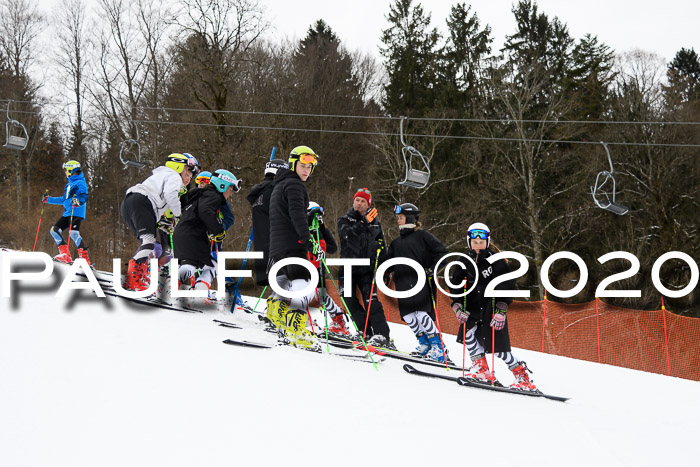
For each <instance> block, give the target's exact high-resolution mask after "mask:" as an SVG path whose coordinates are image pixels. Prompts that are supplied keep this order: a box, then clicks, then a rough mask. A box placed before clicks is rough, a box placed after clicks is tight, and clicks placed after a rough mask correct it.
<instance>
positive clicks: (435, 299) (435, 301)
mask: <svg viewBox="0 0 700 467" xmlns="http://www.w3.org/2000/svg"><path fill="white" fill-rule="evenodd" d="M430 279H431V277H428V286H429V289H430V290H429V292H430V298H431V299H432V300H433V307H434V308H435V324H437V328H438V336H440V346H441V347H442V356H443V358H444V359H445V369H446V370H447V371H450V367H449V365H448V364H447V354H446V353H445V343H444V342H443V341H442V331H441V330H440V316H439V314H438V304H439V303H440V296H439V295H438V293H437V289H436V290H435V296H433V286H432V281H431V280H430Z"/></svg>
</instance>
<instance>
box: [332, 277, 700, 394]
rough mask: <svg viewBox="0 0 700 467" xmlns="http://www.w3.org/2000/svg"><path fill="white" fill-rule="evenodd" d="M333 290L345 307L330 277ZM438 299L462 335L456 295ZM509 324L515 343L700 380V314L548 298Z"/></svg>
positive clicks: (392, 313) (447, 325)
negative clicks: (454, 300)
mask: <svg viewBox="0 0 700 467" xmlns="http://www.w3.org/2000/svg"><path fill="white" fill-rule="evenodd" d="M327 290H328V293H329V295H331V296H332V297H333V299H334V300H336V303H338V304H339V305H341V307H342V303H341V302H340V299H339V297H338V294H337V292H336V290H335V288H334V286H333V285H332V284H331V283H330V281H327ZM379 299H380V301H381V303H382V306H383V307H384V314H385V315H386V316H387V318H388V319H389V320H390V321H391V322H394V323H403V321H401V317H400V315H399V311H398V303H397V301H396V299H395V298H389V297H387V296H385V295H384V294H382V293H381V292H379ZM438 303H439V309H438V316H439V320H440V328H441V331H442V332H443V333H448V334H457V331H458V328H459V322H458V321H457V319H456V318H455V315H454V313H453V312H452V309H451V308H450V304H451V303H452V299H451V298H450V297H448V296H446V295H444V294H442V293H440V297H439V299H438ZM596 305H597V306H596ZM545 311H546V315H545ZM543 316H546V319H545V320H544V323H543ZM508 323H509V324H508V328H509V332H510V338H511V344H512V345H513V347H518V348H521V349H527V350H535V351H544V352H546V353H549V354H553V355H561V356H564V357H570V358H577V359H579V360H587V361H591V362H600V363H605V364H609V365H615V366H620V367H624V368H632V369H635V370H642V371H648V372H651V373H659V374H664V375H670V376H676V377H679V378H685V379H690V380H694V381H700V319H697V318H688V317H685V316H679V315H675V314H673V313H670V312H668V311H666V310H657V311H643V310H633V309H628V308H621V307H617V306H613V305H609V304H607V303H604V302H602V301H601V300H594V301H592V302H587V303H579V304H563V303H557V302H553V301H551V300H544V301H531V302H525V301H514V302H513V303H512V304H511V305H510V307H509V308H508ZM543 333H544V334H543Z"/></svg>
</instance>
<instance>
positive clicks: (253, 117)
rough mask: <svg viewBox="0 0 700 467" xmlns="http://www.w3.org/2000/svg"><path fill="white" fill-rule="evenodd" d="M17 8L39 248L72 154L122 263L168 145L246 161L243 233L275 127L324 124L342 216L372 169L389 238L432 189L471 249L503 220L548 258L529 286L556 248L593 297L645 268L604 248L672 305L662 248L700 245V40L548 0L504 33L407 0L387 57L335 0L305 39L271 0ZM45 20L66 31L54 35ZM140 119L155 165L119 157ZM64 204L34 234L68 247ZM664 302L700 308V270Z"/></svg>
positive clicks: (440, 232)
mask: <svg viewBox="0 0 700 467" xmlns="http://www.w3.org/2000/svg"><path fill="white" fill-rule="evenodd" d="M0 12H1V13H0V106H2V107H6V106H7V105H8V101H10V102H9V104H10V105H9V109H10V117H11V118H12V119H15V120H17V121H20V122H21V123H22V124H24V125H25V126H26V128H27V130H28V133H29V145H28V146H27V148H26V149H25V150H23V151H14V150H10V149H7V148H4V147H0V181H1V182H2V185H1V186H2V193H3V195H4V200H5V202H4V203H2V204H0V244H1V245H3V246H7V247H10V248H17V249H25V250H27V249H32V247H33V244H34V240H35V234H36V231H37V224H38V222H39V215H40V212H41V208H42V206H41V195H42V193H43V192H44V191H45V190H47V189H48V190H49V192H50V194H51V195H53V196H56V195H59V194H60V192H61V189H62V187H63V185H64V183H65V177H64V175H63V172H62V170H61V164H62V163H63V162H65V161H66V160H69V159H75V160H78V161H80V162H81V164H83V167H84V172H85V174H86V178H87V180H88V184H89V188H90V201H89V203H88V214H87V219H86V221H85V223H84V224H83V227H82V228H81V232H82V234H83V236H84V238H85V240H86V242H87V243H88V245H89V246H90V255H91V258H92V260H93V261H94V262H96V263H97V266H98V267H99V268H101V269H110V268H111V259H112V258H115V257H120V258H122V259H123V260H126V259H128V257H129V256H130V255H131V254H132V252H133V251H134V250H135V248H136V246H137V240H136V239H135V238H133V237H132V235H131V233H130V232H129V231H128V229H127V228H126V226H125V224H124V223H123V221H122V220H121V219H120V215H119V205H120V203H121V201H122V199H123V197H124V193H125V191H126V189H127V188H128V187H130V186H132V185H134V184H135V183H138V182H140V181H141V180H143V179H144V178H146V177H147V176H148V175H149V173H150V169H152V168H154V167H156V166H158V165H161V164H162V163H163V161H164V159H165V157H166V156H167V155H168V154H169V153H172V152H189V153H191V154H193V155H195V156H196V157H197V159H198V160H199V162H200V164H201V165H202V166H203V168H204V169H206V170H212V169H217V168H226V169H229V170H231V171H232V172H233V173H234V174H236V176H238V177H239V178H241V179H243V190H242V191H241V193H239V194H238V195H236V196H234V197H233V201H232V207H233V209H234V212H235V215H236V225H235V226H234V227H233V229H232V231H231V232H230V234H229V236H228V237H227V238H226V240H225V245H224V246H225V249H226V250H231V251H241V250H244V249H245V247H246V243H247V241H248V237H249V233H250V226H251V225H252V223H251V220H250V207H249V205H248V203H247V202H246V200H245V195H246V194H247V192H248V190H249V189H250V187H251V186H252V185H253V184H255V183H257V182H259V181H260V180H261V179H262V176H263V168H264V164H265V162H266V161H267V160H268V159H269V156H270V152H271V150H272V148H273V147H277V150H278V153H277V154H278V155H279V156H280V157H286V155H287V154H288V153H289V150H290V149H291V148H293V147H294V146H297V145H307V146H310V147H312V148H313V149H314V150H315V151H316V152H317V153H318V154H319V155H320V163H319V166H318V167H317V169H316V171H315V173H314V175H313V176H312V177H311V178H310V180H309V182H308V190H309V193H310V196H311V198H312V199H313V200H314V201H316V202H318V203H319V204H321V205H322V206H323V207H324V208H325V212H326V216H325V217H326V219H327V222H328V224H329V225H330V226H331V229H332V230H333V231H334V232H335V219H337V218H338V217H340V216H342V215H344V214H345V212H346V211H347V209H348V208H349V207H350V206H351V202H352V195H353V193H354V192H355V191H356V190H357V189H358V188H361V187H368V188H369V189H370V190H371V191H372V194H373V198H374V200H375V202H376V206H377V207H378V209H379V211H380V219H381V221H382V223H383V225H384V229H385V233H386V235H387V237H388V238H389V239H391V238H394V237H396V236H397V235H398V229H397V227H396V224H395V222H394V219H393V215H392V207H393V205H394V204H397V203H401V202H411V203H414V204H416V205H417V206H419V208H420V209H421V211H422V215H421V221H422V223H423V225H424V227H425V228H427V229H429V230H430V231H431V232H432V233H433V234H435V235H436V236H437V237H438V238H439V239H441V240H442V241H443V242H444V243H445V245H446V246H447V247H448V249H450V250H451V251H461V252H464V251H465V250H466V241H465V232H466V227H467V226H468V225H469V224H470V223H473V222H485V223H486V224H488V225H489V226H490V227H491V229H492V231H493V232H494V238H495V241H496V243H497V244H498V245H499V246H500V248H501V249H505V250H514V251H517V252H519V253H522V254H524V255H525V256H526V257H527V258H528V260H529V261H530V265H529V266H530V267H529V272H528V274H526V275H525V276H524V277H522V278H521V279H520V280H519V281H518V286H519V288H521V289H529V290H530V292H531V299H534V300H539V299H541V298H542V297H543V296H544V292H545V291H544V287H543V286H542V283H541V281H540V279H539V272H540V267H541V266H542V264H543V262H544V261H545V260H546V258H547V257H548V256H549V255H551V254H553V253H556V252H559V251H564V250H566V251H571V252H574V253H576V254H578V255H579V256H581V258H583V259H584V261H585V262H586V264H587V265H588V269H589V273H590V276H589V279H588V282H587V285H586V287H585V288H584V290H583V291H582V292H581V293H579V294H578V295H576V296H574V297H572V298H570V299H567V300H562V301H569V302H583V301H588V300H592V299H593V298H594V294H595V289H596V287H597V285H598V284H599V283H600V281H601V280H602V279H603V278H605V277H607V276H609V275H610V274H613V273H616V272H620V271H623V270H626V269H628V268H629V263H627V262H626V261H622V260H615V261H609V262H607V263H604V264H600V263H599V262H598V261H597V258H599V257H600V256H602V255H603V254H605V253H609V252H612V251H618V250H622V251H628V252H630V253H632V254H634V255H635V256H637V258H639V260H640V263H641V269H640V271H639V273H638V274H636V275H634V276H633V277H631V278H628V279H625V280H622V281H619V282H616V283H615V284H614V285H613V286H611V288H612V289H615V288H621V289H640V290H641V294H642V296H641V298H619V299H608V300H610V301H611V303H613V304H616V305H620V306H626V307H631V308H637V309H659V307H660V297H659V292H658V291H657V290H656V289H655V287H654V286H653V284H652V281H651V269H652V266H653V264H654V262H655V261H656V260H657V259H658V258H659V257H660V256H661V255H662V254H663V253H665V252H667V251H681V252H684V253H687V254H689V255H690V256H691V257H692V258H693V259H694V260H695V261H696V262H697V261H698V260H700V251H699V250H700V241H699V240H698V235H699V233H698V215H697V212H698V211H697V209H698V202H699V201H700V197H699V196H700V193H699V184H698V175H699V174H698V172H699V171H700V158H699V157H698V156H700V132H699V131H698V127H699V125H700V58H699V57H698V55H697V53H696V52H695V50H694V48H693V47H692V44H688V48H681V49H680V50H679V51H678V52H677V53H676V55H675V56H674V57H673V59H672V60H671V61H670V62H665V61H664V60H663V59H662V58H660V57H659V56H658V55H655V54H654V53H650V52H646V51H643V50H632V51H625V52H616V51H614V50H612V49H611V48H610V47H609V46H607V45H606V44H604V43H602V42H600V41H599V40H598V39H597V37H595V36H593V35H590V34H586V35H584V36H583V37H572V36H571V34H570V33H569V30H568V28H567V26H566V24H564V23H563V22H562V21H560V20H559V19H558V18H556V17H550V16H549V15H547V14H546V12H543V11H540V9H539V8H538V6H537V3H536V2H534V1H531V0H521V1H518V2H515V3H514V4H513V8H512V14H513V15H514V17H515V20H516V25H517V26H516V28H515V30H513V31H512V32H511V33H510V34H509V35H507V37H506V40H505V42H504V45H503V48H502V49H498V50H495V49H494V47H493V37H492V35H491V28H490V27H489V25H487V24H484V23H483V22H482V21H480V19H479V16H478V12H477V11H475V10H474V9H473V8H472V7H471V6H470V5H469V4H467V3H455V4H454V6H453V7H452V10H451V13H450V15H449V17H448V18H447V24H446V28H445V29H444V30H445V31H447V32H446V33H442V34H441V33H440V32H439V31H438V29H437V28H435V26H434V25H432V24H431V18H430V15H429V14H428V13H426V12H425V11H424V9H423V7H422V6H421V5H420V3H418V2H415V1H413V0H395V1H394V2H393V3H392V4H391V5H390V7H389V8H388V11H386V12H384V13H383V14H386V15H387V18H388V22H389V27H388V28H387V29H386V30H385V31H384V32H383V34H382V37H381V38H378V40H379V41H380V47H381V57H380V59H377V58H375V57H373V56H371V55H368V54H366V53H363V52H358V51H352V50H348V49H347V48H346V47H345V46H344V44H343V40H342V38H341V37H338V36H337V35H336V33H335V32H334V30H333V28H332V25H328V24H326V23H325V22H324V21H323V19H322V18H319V19H318V20H316V21H312V22H311V23H310V24H309V25H308V26H304V29H306V34H305V35H304V37H303V38H302V39H300V40H294V41H292V40H279V41H272V40H269V39H265V38H264V32H265V31H266V30H267V29H268V28H269V27H270V24H269V22H268V20H267V19H266V17H265V14H264V12H263V9H262V8H261V6H260V4H258V3H257V2H256V1H255V0H178V1H158V0H137V1H133V2H127V1H124V0H99V1H98V2H97V5H96V6H95V8H87V7H86V5H85V4H84V3H83V2H82V0H62V1H61V2H60V5H59V7H58V8H56V10H55V11H52V12H51V13H50V16H49V15H47V14H46V13H42V12H41V11H40V10H39V8H38V6H37V4H36V2H35V0H0ZM47 28H50V29H51V34H52V38H53V39H52V41H51V45H52V47H51V50H44V49H42V48H40V47H39V46H38V44H39V43H38V40H37V38H38V37H39V34H40V33H42V32H44V30H45V29H47ZM40 56H41V57H45V56H49V57H50V60H48V61H43V62H42V63H48V65H45V66H47V67H48V68H50V71H51V73H50V74H52V76H54V77H58V78H57V79H55V81H56V82H58V83H59V86H58V88H59V89H57V90H52V91H51V92H50V93H46V92H42V91H44V90H45V89H44V87H45V86H46V83H43V82H37V81H35V80H33V79H32V77H31V74H30V73H29V69H30V67H31V66H32V65H33V64H34V63H35V62H36V61H37V59H38V58H39V57H40ZM46 95H51V96H53V97H46ZM57 102H61V103H63V105H62V106H57ZM57 108H58V109H59V110H56V109H57ZM400 117H407V118H408V119H407V120H405V121H404V125H405V128H404V130H405V133H406V136H405V139H406V142H407V144H410V145H412V146H415V147H416V148H417V149H418V150H419V151H420V152H421V153H422V154H423V155H425V156H426V157H427V158H428V159H429V161H430V169H431V172H432V175H431V180H430V184H429V185H428V186H427V187H425V188H424V189H414V188H406V187H402V186H400V185H398V184H397V181H398V180H400V179H402V178H403V177H404V170H405V167H404V162H403V159H402V156H401V148H402V144H401V142H400V138H399V126H400ZM128 140H136V141H138V143H139V147H140V158H141V161H143V162H145V163H146V166H147V168H145V169H142V170H138V169H135V168H133V167H128V166H125V165H123V164H122V163H121V161H120V158H119V153H120V148H121V147H122V144H123V143H124V142H125V141H128ZM601 141H604V142H606V143H607V144H608V148H609V150H610V153H611V155H612V160H613V162H614V176H615V179H616V182H617V201H618V202H619V203H621V204H624V205H626V206H629V207H630V212H629V213H628V214H626V215H624V216H616V215H615V214H612V213H610V212H607V211H604V210H601V209H599V208H598V207H596V205H595V204H594V202H593V197H592V195H591V186H592V185H593V184H594V182H595V179H596V175H597V174H598V173H599V172H601V171H604V170H609V169H610V167H609V164H608V159H607V156H606V152H605V149H604V148H603V145H601V144H600V142H601ZM60 215H61V213H60V212H59V208H58V207H51V206H48V207H47V208H46V209H45V212H44V213H43V217H42V219H43V226H42V230H41V232H40V234H39V238H38V244H37V247H36V248H37V250H39V251H45V252H49V253H50V254H54V253H55V244H54V242H53V240H52V239H51V237H50V236H49V234H48V229H49V226H50V225H52V224H53V223H54V222H55V221H56V220H57V219H58V217H60ZM661 278H662V282H663V284H664V285H665V286H666V287H668V288H669V289H672V290H678V289H682V288H684V287H685V286H686V284H688V282H689V281H690V268H689V266H688V265H687V264H686V263H684V262H682V261H678V260H673V261H668V262H666V263H665V264H664V267H663V268H662V270H661ZM550 280H551V281H552V284H553V285H554V286H556V287H558V288H559V289H570V288H572V287H574V286H575V285H576V284H577V282H578V280H579V272H578V268H577V267H576V266H575V265H574V263H572V262H570V261H557V262H556V263H555V264H554V266H553V268H552V269H551V271H550ZM251 290H252V287H251ZM549 298H552V297H551V295H550V296H549ZM666 305H667V307H668V308H670V310H671V311H673V312H675V313H679V314H683V315H687V316H695V317H700V291H699V290H698V288H697V287H696V288H695V289H694V290H693V291H692V292H691V293H689V294H687V295H685V296H684V297H681V298H677V299H672V300H668V301H667V303H666Z"/></svg>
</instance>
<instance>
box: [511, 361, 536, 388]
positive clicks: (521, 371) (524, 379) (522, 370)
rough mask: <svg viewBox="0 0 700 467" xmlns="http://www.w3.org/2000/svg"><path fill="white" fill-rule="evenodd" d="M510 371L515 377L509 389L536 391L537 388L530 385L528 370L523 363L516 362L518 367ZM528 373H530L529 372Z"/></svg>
mask: <svg viewBox="0 0 700 467" xmlns="http://www.w3.org/2000/svg"><path fill="white" fill-rule="evenodd" d="M511 371H512V372H513V375H514V376H515V381H514V382H513V384H511V385H510V387H511V388H513V389H520V390H523V391H537V387H536V386H535V385H534V384H532V381H530V377H529V376H528V374H527V372H528V371H530V369H529V368H528V367H527V364H526V363H525V362H518V366H516V367H515V368H513V369H512V370H511ZM530 373H532V372H531V371H530Z"/></svg>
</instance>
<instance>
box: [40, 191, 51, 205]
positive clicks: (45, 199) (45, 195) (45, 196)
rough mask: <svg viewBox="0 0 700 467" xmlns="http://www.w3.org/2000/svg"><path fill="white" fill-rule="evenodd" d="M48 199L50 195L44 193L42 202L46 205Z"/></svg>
mask: <svg viewBox="0 0 700 467" xmlns="http://www.w3.org/2000/svg"><path fill="white" fill-rule="evenodd" d="M48 199H49V194H48V193H44V194H43V195H41V202H42V203H45V202H46V201H47V200H48Z"/></svg>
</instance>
